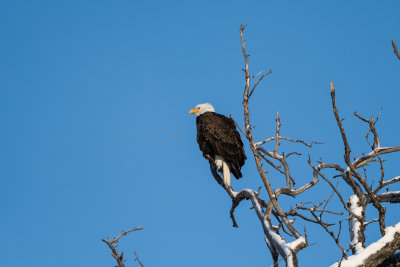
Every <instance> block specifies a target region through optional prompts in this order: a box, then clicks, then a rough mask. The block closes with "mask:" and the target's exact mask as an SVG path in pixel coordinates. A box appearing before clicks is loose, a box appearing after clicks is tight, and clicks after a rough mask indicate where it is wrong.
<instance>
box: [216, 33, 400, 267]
mask: <svg viewBox="0 0 400 267" xmlns="http://www.w3.org/2000/svg"><path fill="white" fill-rule="evenodd" d="M245 27H246V25H244V26H240V37H241V43H242V53H243V57H244V64H245V66H244V69H243V71H244V74H245V87H244V91H243V102H242V103H243V110H244V125H245V127H244V131H242V134H243V135H244V136H245V137H246V138H247V140H248V142H249V145H250V149H251V151H252V154H253V158H254V160H255V163H256V166H257V170H258V173H259V176H260V179H261V181H262V183H263V185H264V188H265V189H266V192H267V196H268V197H267V199H262V198H261V194H260V189H261V187H260V188H259V189H258V190H257V191H255V190H252V189H244V190H241V191H239V192H236V191H235V190H234V189H233V188H232V187H230V188H227V187H226V186H225V184H224V183H223V179H222V178H221V177H220V175H219V174H218V172H217V168H216V166H215V165H214V162H213V160H211V159H209V161H210V169H211V172H212V174H213V176H214V178H215V180H216V181H217V182H218V184H219V185H220V186H221V187H222V188H224V190H225V191H226V192H227V194H228V195H229V197H230V198H231V199H232V208H231V210H230V216H231V219H232V223H233V226H234V227H238V224H237V221H236V218H235V215H234V212H235V209H236V208H237V207H238V206H239V204H240V203H241V201H243V200H250V201H251V203H252V206H253V208H254V211H255V213H256V215H257V217H258V219H259V221H260V223H261V226H262V228H263V232H264V234H265V241H266V244H267V247H268V249H269V251H270V253H271V256H272V259H273V262H274V265H273V266H278V265H279V262H280V261H281V260H284V261H285V262H286V266H298V265H299V264H298V258H297V254H298V253H299V251H300V250H302V249H304V248H306V247H307V246H309V243H308V240H307V234H306V229H304V232H303V233H301V231H300V230H298V227H297V226H296V225H295V221H296V219H297V220H301V221H304V222H305V223H306V224H316V225H319V226H320V227H321V229H323V230H324V231H325V232H326V233H327V234H328V236H330V237H331V238H332V240H333V241H334V242H335V244H336V245H337V247H338V249H339V250H340V251H341V254H342V257H341V258H340V259H338V262H337V263H333V265H332V266H342V267H343V266H353V267H354V266H378V265H379V264H384V262H385V261H388V260H393V259H396V258H397V259H398V258H400V257H399V256H398V255H397V254H396V253H395V252H396V250H397V249H398V248H400V222H399V223H397V224H396V225H394V226H387V225H386V222H385V216H386V205H387V204H388V203H400V191H389V190H388V187H387V186H388V185H392V184H394V183H397V182H399V181H400V176H397V177H394V178H391V179H388V180H386V179H385V172H384V159H382V157H383V156H384V155H386V154H391V153H395V152H398V151H400V146H392V147H383V146H381V141H380V138H379V136H378V133H377V130H376V128H375V125H376V123H377V121H378V119H379V116H378V117H377V118H376V119H374V117H372V118H371V119H367V118H365V117H362V116H361V115H359V114H358V113H356V112H355V113H354V115H355V116H356V117H357V118H358V119H360V120H361V121H362V122H364V123H366V124H367V126H368V132H367V134H366V136H365V138H366V141H367V142H368V144H369V146H370V148H371V150H370V151H369V152H368V153H366V154H363V155H362V156H359V157H355V158H354V159H353V161H352V160H351V156H352V150H351V148H350V145H349V142H348V138H347V135H346V132H345V129H344V126H343V123H342V119H341V118H340V116H339V111H338V109H337V105H336V98H335V88H334V86H333V83H331V102H332V110H333V113H334V116H335V120H336V123H337V126H338V129H339V131H340V133H341V137H342V142H343V146H344V154H343V157H344V161H345V164H346V165H345V166H341V165H339V164H337V163H325V162H323V161H322V160H320V161H317V163H318V164H317V165H316V164H315V163H313V161H312V160H311V158H310V157H309V158H308V160H307V161H306V162H305V163H306V164H305V165H304V166H307V168H310V171H311V173H312V178H311V179H310V180H309V182H308V183H306V184H304V185H302V186H301V187H300V188H296V186H295V185H296V184H295V178H294V175H293V174H292V170H291V168H290V164H289V162H288V158H289V157H291V156H300V155H301V154H300V153H299V152H296V151H290V152H284V151H282V152H281V151H280V145H281V142H289V143H293V144H296V143H297V144H300V145H303V146H304V147H306V148H312V146H313V145H314V144H316V142H309V143H307V142H305V141H303V140H300V139H293V138H289V137H285V136H282V135H281V119H280V116H279V113H278V112H277V115H276V131H275V135H274V136H272V137H269V138H267V139H265V140H263V141H258V142H256V141H255V139H254V136H253V130H254V127H253V125H252V123H251V120H250V107H249V100H250V99H251V97H254V92H255V90H256V88H257V86H258V85H259V84H260V82H261V81H262V80H263V79H264V78H265V77H266V76H268V75H269V74H271V71H268V72H266V73H264V74H262V72H260V73H258V74H257V75H251V74H250V71H249V55H248V54H247V52H246V46H245V38H244V30H245ZM393 47H394V48H395V53H396V46H395V43H394V41H393ZM397 55H398V54H397ZM261 74H262V75H261ZM256 78H257V79H256ZM254 79H256V80H254ZM371 138H372V139H371ZM370 139H371V140H370ZM269 144H270V146H272V148H271V149H268V148H267V147H266V146H267V145H269ZM369 163H379V168H380V172H381V175H380V178H379V183H378V184H377V185H376V186H375V187H373V186H372V185H369V184H368V183H367V171H366V166H367V165H368V164H369ZM265 166H269V168H268V169H266V167H265ZM271 170H272V171H274V172H275V173H276V174H277V175H280V176H282V179H283V180H282V181H283V182H284V184H285V186H282V187H273V186H272V185H271V183H270V178H269V177H268V176H267V173H268V175H270V174H269V171H271ZM325 170H331V171H334V172H337V174H336V175H334V176H333V177H332V178H338V177H340V178H341V179H342V180H343V181H344V182H345V185H347V186H348V187H349V188H350V189H351V192H352V194H351V195H349V196H344V195H342V193H341V192H340V191H339V190H338V189H337V185H334V183H333V182H332V181H331V178H328V176H327V175H326V174H325V173H324V171H325ZM277 175H271V176H273V180H274V181H277V180H278V178H277ZM320 178H322V180H323V181H324V182H326V183H327V184H328V185H329V186H330V187H331V189H332V193H331V194H330V195H329V193H327V195H329V197H327V198H326V199H324V200H322V201H319V202H312V201H311V202H306V203H297V202H296V199H295V198H293V201H292V203H293V205H292V208H290V209H289V210H284V208H282V207H281V205H280V204H279V199H280V196H282V195H286V196H291V197H294V196H297V195H300V194H303V193H304V192H306V191H308V190H311V189H313V188H314V187H315V186H316V185H317V184H318V182H319V181H320ZM384 188H386V189H387V192H385V193H380V190H382V189H384ZM346 198H347V199H348V200H347V201H346V200H345V199H346ZM331 201H336V202H337V203H339V206H340V207H341V208H342V211H340V212H339V211H332V210H329V209H328V208H327V206H328V203H329V202H331ZM369 205H370V206H372V207H373V208H374V209H376V210H377V211H378V218H375V219H373V220H371V221H369V222H367V221H366V208H367V207H368V206H369ZM324 214H330V215H331V216H337V217H338V219H337V220H336V223H335V224H333V223H328V222H327V220H326V219H325V217H326V216H325V217H324V216H323V215H324ZM344 214H345V215H346V216H347V217H348V218H344V219H343V218H341V216H342V215H344ZM342 217H343V216H342ZM345 219H348V221H349V224H348V233H349V235H350V239H351V243H350V244H348V245H347V246H346V245H345V244H342V243H341V241H340V240H341V238H340V235H341V233H342V232H343V231H342V228H343V227H342V221H344V220H345ZM374 222H377V223H378V224H373V223H374ZM333 225H339V230H338V231H337V233H335V231H334V230H332V229H331V228H332V226H333ZM370 225H377V227H378V229H379V231H380V233H381V236H382V237H381V238H380V239H379V240H376V242H373V243H371V244H369V245H367V246H366V241H365V229H366V227H367V226H370ZM350 250H351V253H352V255H350ZM381 266H382V265H381Z"/></svg>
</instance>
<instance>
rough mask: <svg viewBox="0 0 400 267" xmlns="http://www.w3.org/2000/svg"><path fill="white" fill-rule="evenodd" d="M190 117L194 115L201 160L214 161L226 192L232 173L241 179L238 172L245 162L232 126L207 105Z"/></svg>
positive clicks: (238, 137) (197, 109) (199, 106)
mask: <svg viewBox="0 0 400 267" xmlns="http://www.w3.org/2000/svg"><path fill="white" fill-rule="evenodd" d="M189 113H190V114H195V115H196V126H197V143H198V144H199V147H200V150H201V151H202V152H203V156H204V158H206V159H212V160H214V163H215V165H216V166H217V168H218V171H219V172H222V174H223V177H224V184H225V185H226V187H227V188H229V186H230V184H231V172H232V173H233V175H234V176H235V177H236V179H239V178H241V177H242V173H241V172H240V169H241V168H242V166H243V165H244V162H245V160H246V154H245V152H244V149H243V142H242V140H241V139H240V134H239V133H238V131H237V130H236V125H235V122H234V121H233V119H231V118H227V117H225V116H224V115H221V114H218V113H215V110H214V107H213V106H212V105H211V104H209V103H205V104H199V105H197V106H196V107H195V108H194V109H192V110H190V111H189Z"/></svg>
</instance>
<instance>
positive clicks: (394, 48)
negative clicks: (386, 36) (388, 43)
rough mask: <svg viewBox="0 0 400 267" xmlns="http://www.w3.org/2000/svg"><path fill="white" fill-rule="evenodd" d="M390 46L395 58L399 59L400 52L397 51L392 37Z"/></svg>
mask: <svg viewBox="0 0 400 267" xmlns="http://www.w3.org/2000/svg"><path fill="white" fill-rule="evenodd" d="M392 46H393V52H394V53H395V54H396V56H397V58H398V59H400V53H399V50H398V49H397V46H396V43H395V42H394V39H392Z"/></svg>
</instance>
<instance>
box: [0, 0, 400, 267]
mask: <svg viewBox="0 0 400 267" xmlns="http://www.w3.org/2000/svg"><path fill="white" fill-rule="evenodd" d="M376 3H377V2H376V1H351V2H349V1H329V2H328V1H301V2H300V1H279V3H278V1H127V0H126V1H2V2H1V4H0V32H1V34H0V72H1V75H0V125H1V128H0V151H1V152H0V161H1V164H0V178H1V186H0V203H1V204H0V207H1V212H2V216H1V220H0V240H1V242H0V265H1V266H41V267H42V266H114V265H115V263H114V259H113V258H112V257H111V256H110V251H109V249H108V248H107V247H106V246H105V244H104V243H102V242H101V241H100V239H101V238H104V237H107V236H110V237H114V236H116V235H117V234H119V233H120V231H122V230H127V229H129V228H132V227H134V226H143V227H144V228H145V230H143V231H141V232H136V233H132V234H130V235H128V236H126V237H125V238H124V239H123V240H122V241H121V243H120V246H119V249H120V250H123V251H124V252H125V255H126V257H127V258H128V262H127V265H128V266H137V265H136V264H137V263H135V262H134V261H133V259H134V256H133V250H134V249H135V250H136V251H137V253H138V254H139V255H140V257H141V259H142V261H143V263H144V264H145V266H147V267H150V266H174V267H177V266H192V267H196V266H231V267H234V266H237V267H239V266H240V267H243V266H263V267H265V266H269V264H271V262H272V261H271V258H270V255H269V252H268V250H267V249H266V246H265V243H264V241H263V233H262V229H261V226H260V224H259V222H258V220H257V219H256V217H255V214H254V211H253V210H249V209H248V208H249V203H246V204H244V203H243V204H241V206H240V207H239V208H238V210H237V213H236V215H237V221H238V224H239V229H234V228H232V223H231V221H230V218H229V209H230V205H231V202H230V199H229V198H228V197H227V195H226V194H225V192H224V191H223V190H222V189H221V188H220V187H219V186H218V185H217V184H216V183H215V181H214V180H213V178H212V176H211V174H210V173H209V168H208V163H207V162H206V161H205V160H204V159H203V158H202V155H201V152H200V151H199V149H198V146H197V143H196V141H195V138H196V132H195V119H194V117H191V116H189V114H188V110H189V109H190V108H192V107H194V106H195V105H196V104H198V103H203V102H211V103H213V105H214V106H215V108H216V110H217V111H218V112H219V113H222V114H228V113H231V114H232V115H233V116H234V117H235V119H236V120H237V121H238V122H239V123H240V124H241V125H243V112H242V106H241V97H242V90H243V86H244V79H243V73H242V68H243V58H242V52H241V50H240V37H239V30H238V29H239V25H240V24H243V23H249V25H248V28H247V30H246V33H245V34H246V40H247V47H248V52H249V54H251V57H250V68H251V71H252V73H256V72H258V71H260V70H269V69H272V70H273V73H272V75H271V76H270V77H268V78H267V79H266V80H265V82H264V83H263V85H262V87H260V88H259V89H258V90H257V91H256V93H255V97H256V98H254V99H253V100H252V102H251V108H252V119H253V121H254V123H253V124H255V125H256V129H255V135H256V137H257V140H259V139H261V138H264V137H265V138H267V137H269V136H271V135H273V134H274V126H275V122H274V116H275V112H276V110H279V111H280V114H281V117H282V121H283V128H282V134H283V135H286V136H289V137H293V138H302V139H305V140H307V141H310V140H317V141H321V142H326V144H325V145H321V146H317V147H315V149H313V150H311V151H310V150H304V151H303V152H305V155H307V154H308V153H310V154H311V155H312V157H313V159H314V160H318V159H319V157H322V158H323V159H324V160H325V161H327V162H334V161H337V162H339V163H343V160H342V153H343V149H342V146H341V140H340V136H339V132H338V130H337V127H336V124H335V121H334V118H333V114H332V112H331V108H330V97H329V89H330V88H329V82H330V81H331V80H333V81H334V82H335V86H336V90H337V101H338V105H339V108H340V112H341V115H342V117H344V118H345V119H346V120H345V121H344V125H345V127H346V130H347V131H348V134H349V139H350V144H351V146H352V148H353V152H354V153H355V154H356V155H357V156H359V155H361V154H362V153H363V152H368V146H367V145H366V143H365V141H364V134H365V131H366V126H365V125H363V124H361V123H360V122H358V121H357V120H356V119H354V116H353V115H352V112H353V111H355V110H357V111H359V112H360V114H362V115H365V116H370V115H372V114H377V113H379V110H380V108H383V114H382V117H381V120H380V122H379V123H378V130H379V132H380V136H381V138H382V144H383V145H384V146H390V145H399V139H398V137H399V130H400V127H399V124H398V122H399V119H398V118H399V115H400V111H399V108H398V102H399V99H400V90H399V89H400V88H399V85H400V83H399V77H400V76H399V71H400V61H399V60H397V59H396V57H395V55H394V54H393V50H392V47H391V44H390V41H391V39H392V38H395V39H397V40H398V43H399V44H400V16H399V11H400V3H399V2H398V1H385V2H384V4H385V5H384V4H383V3H381V4H380V5H377V4H376ZM246 145H248V144H247V143H246ZM283 148H287V149H288V150H287V151H292V150H290V149H297V148H299V147H298V146H296V147H292V146H286V147H283ZM246 149H247V150H246V151H247V154H248V156H249V160H248V161H247V163H246V166H245V167H244V168H243V174H244V177H245V178H244V179H243V180H240V181H236V180H235V181H233V185H234V187H235V188H236V189H240V188H246V187H250V188H253V189H256V188H257V187H258V186H259V185H260V184H261V182H260V180H259V177H258V175H257V173H256V171H255V169H254V160H253V158H252V157H251V154H250V150H249V149H248V148H247V147H246ZM299 149H300V148H299ZM388 159H390V160H392V161H391V162H388V163H387V171H386V177H387V178H390V177H392V176H395V175H399V172H398V171H399V170H398V167H397V166H398V162H399V156H391V157H388ZM292 164H293V167H294V168H295V170H296V173H295V174H294V175H295V177H296V178H297V179H298V184H299V185H301V184H303V183H305V182H307V181H308V180H309V179H310V178H311V170H310V169H309V168H308V166H307V165H306V164H305V158H299V162H295V161H294V162H293V163H292ZM396 171H397V172H396ZM374 174H375V178H376V177H377V176H376V173H374V172H371V174H370V175H371V176H369V177H371V180H372V179H374ZM270 178H271V181H272V182H273V183H274V184H276V185H277V184H279V181H281V180H282V178H281V177H279V176H277V175H276V174H273V173H272V172H271V175H270ZM392 189H397V190H399V187H398V186H397V187H393V188H392ZM325 190H326V191H325ZM343 190H345V189H343ZM323 192H325V193H323ZM330 192H331V191H330V190H328V187H326V185H325V184H322V183H321V184H320V185H317V187H316V188H315V189H313V190H312V191H311V192H309V193H308V194H307V195H306V196H304V200H303V198H299V201H300V200H302V201H306V200H314V201H317V200H322V199H323V198H324V196H327V194H330ZM262 193H263V194H264V196H265V191H264V192H262ZM346 197H348V195H346ZM287 200H288V199H287ZM287 200H285V199H283V202H282V203H283V204H282V205H284V206H286V207H288V206H290V202H285V201H287ZM331 208H332V209H333V210H335V209H338V208H339V207H338V206H336V205H334V204H332V206H331ZM390 212H391V213H389V214H388V224H390V223H393V222H394V221H395V219H396V218H394V217H397V219H398V216H397V215H394V214H399V212H400V209H399V208H395V209H391V210H390ZM371 214H376V213H373V212H372V211H371ZM299 225H301V223H300V224H299ZM344 226H346V227H347V223H346V222H344ZM302 229H303V228H302V226H299V230H300V231H302ZM307 229H308V231H307V232H308V235H309V241H310V243H316V244H315V245H313V246H310V247H309V248H306V249H305V250H303V251H302V252H301V253H299V259H300V263H301V264H302V266H312V265H313V263H314V264H315V263H316V262H318V266H326V265H328V264H331V263H333V262H334V261H335V260H336V259H338V258H340V253H339V250H338V249H337V248H336V247H335V244H334V242H333V241H332V240H330V239H329V238H330V237H329V236H328V235H327V234H326V233H325V232H323V231H322V230H321V229H319V228H318V227H309V228H307ZM373 229H374V230H375V231H376V229H377V228H373ZM368 237H370V238H372V239H373V238H374V237H376V234H375V233H373V232H371V233H368ZM346 239H348V237H347V236H344V240H346ZM113 264H114V265H113Z"/></svg>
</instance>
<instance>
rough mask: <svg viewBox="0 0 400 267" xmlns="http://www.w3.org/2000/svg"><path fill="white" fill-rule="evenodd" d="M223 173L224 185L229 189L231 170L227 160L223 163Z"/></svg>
mask: <svg viewBox="0 0 400 267" xmlns="http://www.w3.org/2000/svg"><path fill="white" fill-rule="evenodd" d="M222 173H223V174H224V184H225V185H226V187H227V188H229V187H230V186H231V170H230V169H229V166H228V164H226V162H225V160H224V161H223V162H222Z"/></svg>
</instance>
